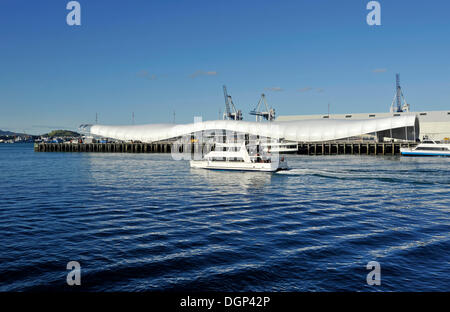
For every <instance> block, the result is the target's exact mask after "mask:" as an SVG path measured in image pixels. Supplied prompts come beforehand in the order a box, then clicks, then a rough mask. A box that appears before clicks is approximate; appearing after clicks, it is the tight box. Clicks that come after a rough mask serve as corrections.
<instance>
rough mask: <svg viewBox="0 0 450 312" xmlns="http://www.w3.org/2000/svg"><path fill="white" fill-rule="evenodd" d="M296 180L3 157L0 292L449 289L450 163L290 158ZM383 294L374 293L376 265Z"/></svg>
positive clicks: (128, 161) (4, 151) (144, 160)
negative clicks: (73, 281) (70, 279)
mask: <svg viewBox="0 0 450 312" xmlns="http://www.w3.org/2000/svg"><path fill="white" fill-rule="evenodd" d="M288 161H289V164H290V166H291V167H293V168H295V169H293V170H292V171H289V172H283V173H277V174H267V173H238V172H213V171H203V170H191V169H190V168H189V167H188V163H187V162H178V161H173V160H172V159H171V157H170V155H167V154H85V153H84V154H83V153H81V154H77V153H73V154H70V153H35V152H33V146H32V145H0V291H9V290H64V289H67V290H70V289H73V287H72V288H71V287H69V286H67V284H66V275H67V273H68V270H66V264H67V262H69V261H72V260H75V261H79V262H80V264H81V272H82V274H81V284H82V285H81V286H78V287H79V288H78V289H81V290H89V291H91V290H92V291H145V290H219V291H347V290H349V291H354V290H358V291H380V290H384V291H385V290H387V291H397V290H401V291H449V290H450V255H449V250H450V222H449V212H450V169H449V165H450V159H448V158H399V157H381V156H380V157H374V156H323V157H321V156H319V157H315V156H290V157H289V158H288ZM373 260H374V261H378V262H379V263H380V265H381V286H368V285H367V283H366V275H367V274H368V273H369V270H367V269H366V264H367V263H368V262H369V261H373Z"/></svg>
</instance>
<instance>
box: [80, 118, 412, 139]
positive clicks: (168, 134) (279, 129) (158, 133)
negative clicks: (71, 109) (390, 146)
mask: <svg viewBox="0 0 450 312" xmlns="http://www.w3.org/2000/svg"><path fill="white" fill-rule="evenodd" d="M80 129H81V130H82V131H84V132H86V133H89V134H91V135H93V136H97V137H104V138H111V139H116V140H122V141H141V142H144V143H152V142H158V141H165V140H171V139H176V138H179V137H183V136H188V135H191V134H193V133H198V132H201V131H218V130H223V131H233V132H236V133H243V134H249V135H255V136H261V137H267V138H274V139H284V140H286V141H293V142H325V141H333V140H341V139H346V138H351V137H359V136H363V135H367V134H373V135H376V136H377V137H379V138H382V137H389V138H395V139H403V140H409V141H415V140H416V139H417V138H419V121H418V118H417V116H416V115H402V116H397V117H388V118H377V119H366V120H342V119H323V120H298V121H273V122H251V121H242V120H212V121H203V122H195V123H190V124H147V125H127V126H113V125H82V126H80Z"/></svg>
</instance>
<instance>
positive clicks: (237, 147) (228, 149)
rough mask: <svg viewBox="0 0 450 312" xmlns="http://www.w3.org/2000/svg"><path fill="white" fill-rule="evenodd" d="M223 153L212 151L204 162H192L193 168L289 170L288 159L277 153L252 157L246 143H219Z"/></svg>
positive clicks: (204, 158) (218, 145) (205, 157)
mask: <svg viewBox="0 0 450 312" xmlns="http://www.w3.org/2000/svg"><path fill="white" fill-rule="evenodd" d="M217 147H219V148H224V149H225V150H223V151H211V152H209V153H207V154H206V155H205V156H204V157H203V159H202V160H191V161H190V165H191V167H192V168H202V169H215V170H241V171H267V172H275V171H278V170H287V169H288V166H287V161H286V158H285V157H284V156H282V155H279V154H277V153H274V154H270V153H265V154H259V153H258V154H255V155H250V154H249V153H248V151H247V147H246V145H245V143H217V144H216V148H217Z"/></svg>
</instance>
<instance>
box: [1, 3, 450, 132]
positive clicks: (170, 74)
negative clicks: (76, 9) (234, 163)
mask: <svg viewBox="0 0 450 312" xmlns="http://www.w3.org/2000/svg"><path fill="white" fill-rule="evenodd" d="M67 2H68V1H65V0H47V1H29V0H0V129H7V130H13V131H26V132H28V133H43V132H46V131H48V130H49V129H56V128H66V129H76V128H77V127H78V125H80V124H82V123H92V122H94V120H95V113H96V112H97V113H98V118H99V123H102V124H130V123H131V119H132V118H131V116H132V112H134V113H135V122H136V123H158V122H172V120H173V111H175V112H176V122H190V121H192V120H193V116H203V118H204V119H216V118H217V117H218V114H219V109H220V110H222V111H223V106H224V100H223V93H222V85H223V84H226V85H227V87H228V91H229V93H230V94H231V95H232V96H233V101H234V102H235V104H236V105H237V106H238V108H239V109H242V111H243V112H244V117H245V119H247V120H253V117H252V116H250V115H248V112H249V111H250V110H251V109H252V108H254V106H256V104H257V102H258V99H259V96H260V94H261V93H262V92H264V93H266V95H267V100H268V102H269V104H271V105H273V106H274V107H275V109H276V111H277V114H278V115H288V114H321V113H326V112H327V107H328V103H330V106H331V112H332V113H347V112H352V113H357V112H379V111H388V109H389V106H390V103H391V101H392V98H393V95H394V83H395V73H396V72H400V73H401V79H402V87H403V90H404V94H405V96H406V99H407V101H408V102H409V103H410V104H411V106H412V108H413V110H448V109H450V13H449V12H450V2H449V1H447V0H432V1H407V0H395V1H393V0H389V1H386V0H384V1H382V0H381V1H379V2H380V3H381V15H382V17H381V22H382V25H381V26H368V25H367V23H366V15H367V13H368V11H367V10H366V5H367V3H368V2H369V1H368V0H367V1H366V0H345V1H336V0H308V1H306V0H296V1H264V0H259V1H244V0H240V1H233V0H232V1H230V0H227V1H218V0H209V1H194V0H190V1H148V0H147V1H139V0H133V1H115V0H110V1H106V0H95V1H93V0H89V1H87V0H84V1H83V0H80V1H79V2H80V4H81V23H82V25H81V26H68V25H67V24H66V15H67V14H68V12H69V11H68V10H66V4H67Z"/></svg>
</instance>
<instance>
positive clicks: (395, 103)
mask: <svg viewBox="0 0 450 312" xmlns="http://www.w3.org/2000/svg"><path fill="white" fill-rule="evenodd" d="M395 82H396V87H395V95H394V99H393V100H392V104H391V113H402V112H405V113H408V112H409V104H408V103H406V100H405V97H404V96H403V91H402V87H401V86H400V74H396V75H395ZM402 100H403V104H402Z"/></svg>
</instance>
